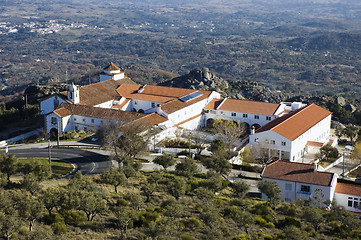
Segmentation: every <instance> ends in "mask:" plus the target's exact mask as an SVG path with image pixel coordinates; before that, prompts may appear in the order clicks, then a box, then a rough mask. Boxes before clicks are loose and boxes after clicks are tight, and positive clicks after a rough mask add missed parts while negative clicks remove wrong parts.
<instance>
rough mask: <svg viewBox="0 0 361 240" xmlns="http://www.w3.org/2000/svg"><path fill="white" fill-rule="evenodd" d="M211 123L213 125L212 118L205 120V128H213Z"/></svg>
mask: <svg viewBox="0 0 361 240" xmlns="http://www.w3.org/2000/svg"><path fill="white" fill-rule="evenodd" d="M213 123H214V119H213V118H208V119H207V123H206V124H207V128H211V127H213Z"/></svg>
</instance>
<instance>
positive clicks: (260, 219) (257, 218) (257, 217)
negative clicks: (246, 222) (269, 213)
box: [254, 215, 267, 226]
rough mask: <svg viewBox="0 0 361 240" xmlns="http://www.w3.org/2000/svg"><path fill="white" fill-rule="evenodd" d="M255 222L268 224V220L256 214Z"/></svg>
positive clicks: (263, 224)
mask: <svg viewBox="0 0 361 240" xmlns="http://www.w3.org/2000/svg"><path fill="white" fill-rule="evenodd" d="M254 222H255V223H256V224H258V225H261V226H266V224H267V221H266V220H265V219H264V218H263V217H262V216H259V215H256V216H254Z"/></svg>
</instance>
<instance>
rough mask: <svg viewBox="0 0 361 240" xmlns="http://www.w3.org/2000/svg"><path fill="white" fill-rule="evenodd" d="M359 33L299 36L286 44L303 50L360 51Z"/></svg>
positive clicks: (360, 35)
mask: <svg viewBox="0 0 361 240" xmlns="http://www.w3.org/2000/svg"><path fill="white" fill-rule="evenodd" d="M360 39H361V33H327V34H322V35H318V36H314V37H301V38H296V39H293V40H291V41H288V42H287V44H288V45H290V46H292V47H294V48H300V49H303V50H314V51H342V52H345V51H348V52H353V53H358V52H359V51H361V41H360Z"/></svg>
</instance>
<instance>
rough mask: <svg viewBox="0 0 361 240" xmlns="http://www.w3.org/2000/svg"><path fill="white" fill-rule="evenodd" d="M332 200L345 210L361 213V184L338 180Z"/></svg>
mask: <svg viewBox="0 0 361 240" xmlns="http://www.w3.org/2000/svg"><path fill="white" fill-rule="evenodd" d="M334 200H335V201H336V203H337V204H338V205H341V206H344V207H345V209H346V210H349V211H352V212H357V213H361V185H360V184H357V183H341V182H338V183H337V185H336V189H335V197H334Z"/></svg>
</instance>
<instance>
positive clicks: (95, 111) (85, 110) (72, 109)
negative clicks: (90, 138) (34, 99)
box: [54, 103, 146, 122]
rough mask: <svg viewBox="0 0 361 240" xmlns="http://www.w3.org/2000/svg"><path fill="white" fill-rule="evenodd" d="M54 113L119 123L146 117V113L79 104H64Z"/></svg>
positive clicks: (62, 115) (61, 115)
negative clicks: (117, 121)
mask: <svg viewBox="0 0 361 240" xmlns="http://www.w3.org/2000/svg"><path fill="white" fill-rule="evenodd" d="M54 113H55V114H57V115H58V116H60V117H66V116H69V115H79V116H84V117H92V118H103V119H111V120H119V121H126V122H129V121H133V120H135V119H138V118H141V117H144V116H146V114H144V113H137V112H126V111H121V110H116V109H109V108H100V107H92V106H84V105H79V104H66V103H62V104H61V105H60V106H59V107H58V108H57V109H56V110H54Z"/></svg>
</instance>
